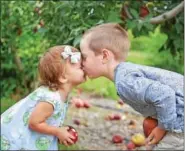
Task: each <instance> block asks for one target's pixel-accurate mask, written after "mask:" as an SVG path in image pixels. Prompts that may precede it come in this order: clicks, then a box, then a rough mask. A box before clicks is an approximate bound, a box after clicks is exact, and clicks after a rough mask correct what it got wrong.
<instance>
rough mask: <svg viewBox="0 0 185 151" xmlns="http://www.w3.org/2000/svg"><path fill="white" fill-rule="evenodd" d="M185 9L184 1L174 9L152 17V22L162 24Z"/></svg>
mask: <svg viewBox="0 0 185 151" xmlns="http://www.w3.org/2000/svg"><path fill="white" fill-rule="evenodd" d="M183 9H184V1H182V2H181V3H180V4H179V5H177V6H176V7H174V8H173V9H172V10H170V11H168V12H165V13H164V14H162V15H159V16H157V17H154V18H151V19H150V23H151V24H160V23H162V22H164V21H166V20H169V19H171V18H173V17H175V16H176V15H177V14H178V13H180V12H181V11H182V10H183Z"/></svg>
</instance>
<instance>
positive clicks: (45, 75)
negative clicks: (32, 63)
mask: <svg viewBox="0 0 185 151" xmlns="http://www.w3.org/2000/svg"><path fill="white" fill-rule="evenodd" d="M70 47H71V46H70ZM64 48H65V45H59V46H54V47H51V48H49V49H48V51H47V52H46V53H45V54H44V55H43V56H42V57H41V58H40V61H39V64H38V72H39V82H40V86H41V85H44V86H48V87H49V88H50V89H52V90H58V89H59V88H60V87H61V86H62V85H61V82H60V81H59V78H60V77H61V76H62V75H63V74H64V73H65V60H64V59H63V57H62V55H61V53H62V52H63V51H64ZM71 50H72V51H78V49H76V48H74V47H71Z"/></svg>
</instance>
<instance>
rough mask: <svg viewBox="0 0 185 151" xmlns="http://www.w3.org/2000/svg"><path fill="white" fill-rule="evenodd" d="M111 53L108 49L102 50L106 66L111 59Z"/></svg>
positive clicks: (103, 61)
mask: <svg viewBox="0 0 185 151" xmlns="http://www.w3.org/2000/svg"><path fill="white" fill-rule="evenodd" d="M110 53H111V52H110V51H109V50H108V49H103V50H102V54H103V58H102V63H103V64H105V63H107V61H108V60H109V59H110V55H111V54H110Z"/></svg>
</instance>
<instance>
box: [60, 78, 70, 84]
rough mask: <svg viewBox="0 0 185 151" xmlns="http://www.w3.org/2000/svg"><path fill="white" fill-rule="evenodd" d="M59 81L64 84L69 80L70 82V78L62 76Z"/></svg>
mask: <svg viewBox="0 0 185 151" xmlns="http://www.w3.org/2000/svg"><path fill="white" fill-rule="evenodd" d="M59 81H60V82H61V83H62V84H64V83H67V82H68V79H66V78H65V77H63V76H61V77H60V78H59Z"/></svg>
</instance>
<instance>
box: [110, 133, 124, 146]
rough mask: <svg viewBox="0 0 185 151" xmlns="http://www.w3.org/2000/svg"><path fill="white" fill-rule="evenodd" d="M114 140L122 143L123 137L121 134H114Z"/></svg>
mask: <svg viewBox="0 0 185 151" xmlns="http://www.w3.org/2000/svg"><path fill="white" fill-rule="evenodd" d="M112 142H113V143H116V144H117V143H122V142H123V137H122V136H121V135H114V136H113V137H112Z"/></svg>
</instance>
